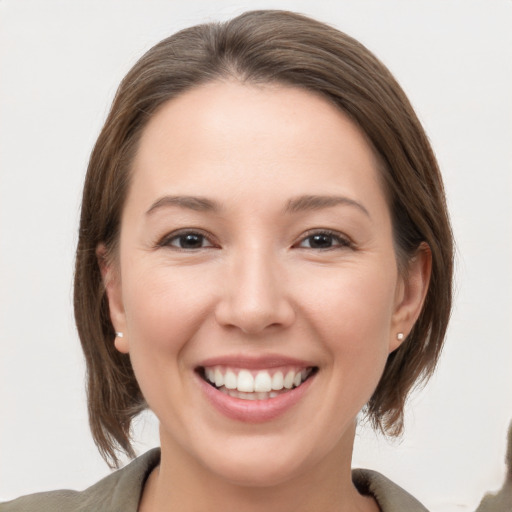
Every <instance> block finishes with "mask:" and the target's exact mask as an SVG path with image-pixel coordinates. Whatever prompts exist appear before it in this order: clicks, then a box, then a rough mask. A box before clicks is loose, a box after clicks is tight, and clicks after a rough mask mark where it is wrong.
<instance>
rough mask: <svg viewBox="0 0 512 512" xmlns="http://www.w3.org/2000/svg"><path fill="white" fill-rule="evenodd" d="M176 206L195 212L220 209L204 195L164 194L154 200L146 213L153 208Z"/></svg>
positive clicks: (151, 211) (153, 209)
mask: <svg viewBox="0 0 512 512" xmlns="http://www.w3.org/2000/svg"><path fill="white" fill-rule="evenodd" d="M169 206H178V207H180V208H185V209H188V210H194V211H197V212H217V211H219V210H220V206H219V204H218V203H217V202H215V201H212V200H211V199H206V198H205V197H196V196H164V197H161V198H160V199H158V200H157V201H155V202H154V203H153V204H152V205H151V207H150V208H149V210H148V211H147V212H146V215H149V214H150V213H153V212H154V211H155V210H158V209H159V208H163V207H169Z"/></svg>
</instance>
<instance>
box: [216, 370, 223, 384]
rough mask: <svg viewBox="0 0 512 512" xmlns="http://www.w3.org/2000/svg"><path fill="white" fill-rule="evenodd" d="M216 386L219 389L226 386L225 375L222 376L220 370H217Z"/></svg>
mask: <svg viewBox="0 0 512 512" xmlns="http://www.w3.org/2000/svg"><path fill="white" fill-rule="evenodd" d="M215 385H216V386H217V387H218V388H220V387H221V386H223V385H224V375H222V372H221V371H220V368H215Z"/></svg>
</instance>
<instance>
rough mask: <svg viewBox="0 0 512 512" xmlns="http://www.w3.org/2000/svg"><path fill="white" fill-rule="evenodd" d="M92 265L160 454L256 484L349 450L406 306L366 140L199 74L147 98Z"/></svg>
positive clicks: (330, 120) (311, 106)
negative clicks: (108, 240) (98, 271)
mask: <svg viewBox="0 0 512 512" xmlns="http://www.w3.org/2000/svg"><path fill="white" fill-rule="evenodd" d="M104 271H105V273H106V280H107V283H108V285H107V291H108V296H109V301H110V309H111V317H112V321H113V324H114V326H115V328H116V330H118V331H123V332H124V337H123V338H118V339H117V341H116V346H117V348H118V349H119V350H121V351H122V352H128V353H129V354H130V357H131V361H132V364H133V367H134V370H135V374H136V377H137V380H138V382H139V384H140V387H141V389H142V392H143V394H144V396H145V398H146V400H147V402H148V404H149V406H150V408H151V409H152V410H153V411H154V412H155V413H156V415H157V417H158V418H159V420H160V423H161V442H162V450H163V453H166V450H167V452H170V451H172V453H173V457H175V458H176V460H178V461H181V462H183V463H184V464H186V465H187V467H191V466H193V467H196V468H198V471H204V472H206V474H210V475H216V476H218V477H220V478H223V479H226V480H229V481H231V482H241V483H249V484H254V485H268V484H271V483H276V482H279V481H285V480H286V479H288V478H291V477H293V476H294V475H300V474H306V473H307V471H308V470H311V469H312V468H313V467H316V468H318V467H319V466H318V465H319V464H320V465H322V464H323V465H324V466H325V467H326V468H328V466H330V465H332V467H334V465H336V464H340V461H343V460H346V459H347V457H348V461H349V462H350V451H351V446H352V442H353V426H354V422H355V418H356V415H357V414H358V412H359V411H360V409H361V408H362V407H363V405H364V404H365V403H366V402H367V400H368V399H369V398H370V396H371V395H372V392H373V391H374V389H375V387H376V385H377V383H378V381H379V378H380V376H381V374H382V372H383V368H384V365H385V363H386V358H387V356H388V354H389V352H390V351H392V350H394V349H395V348H396V347H397V345H398V343H399V342H398V341H397V332H399V331H406V332H407V331H408V329H409V328H410V327H411V326H412V322H413V321H414V318H413V317H414V316H415V314H414V312H412V310H413V309H414V308H416V309H417V308H418V304H416V303H414V301H413V300H412V298H411V297H413V295H414V294H413V293H411V292H410V291H408V290H409V289H408V286H407V285H406V284H405V283H403V281H402V279H401V278H400V276H399V275H398V273H397V262H396V259H395V252H394V249H393V239H392V226H391V219H390V213H389V209H388V206H387V203H386V199H385V195H384V192H383V189H382V186H381V183H380V180H379V175H378V170H377V162H376V158H375V157H374V154H373V152H372V150H371V148H370V146H369V145H368V143H367V141H366V140H365V138H364V136H363V135H362V134H361V132H360V131H359V130H358V128H357V127H356V126H355V125H354V124H353V123H352V122H351V121H350V120H349V119H348V118H347V116H345V115H344V114H343V113H342V112H340V111H339V110H337V109H336V108H334V107H333V106H332V105H330V104H329V103H328V102H327V101H326V100H325V99H322V98H320V97H317V96H315V95H314V94H312V93H310V92H305V91H303V90H300V89H298V88H292V87H284V86H270V85H266V86H261V87H260V86H253V85H241V84H239V83H235V82H227V83H226V82H225V83H211V84H207V85H204V86H201V87H197V88H195V89H193V90H190V91H188V92H186V93H184V94H183V95H181V96H180V97H178V98H177V99H174V100H172V101H170V102H168V103H167V104H165V105H164V106H163V107H162V108H161V109H160V110H159V111H158V112H157V114H156V115H155V116H154V117H153V118H152V120H151V121H150V122H149V124H148V126H147V127H146V129H145V130H144V133H143V135H142V139H141V142H140V147H139V150H138V153H137V155H136V158H135V160H134V164H133V179H132V182H131V185H130V191H129V194H128V197H127V200H126V204H125V207H124V211H123V216H122V227H121V235H120V244H119V258H118V261H117V262H116V264H115V267H112V268H107V269H104ZM417 295H418V294H417ZM419 295H421V293H420V294H419ZM419 295H418V297H419ZM413 298H414V297H413ZM418 301H419V302H421V301H420V299H418V300H417V301H416V302H418ZM289 388H291V389H289ZM254 389H255V390H254ZM251 390H252V391H251Z"/></svg>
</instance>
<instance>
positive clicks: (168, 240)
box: [156, 229, 354, 252]
mask: <svg viewBox="0 0 512 512" xmlns="http://www.w3.org/2000/svg"><path fill="white" fill-rule="evenodd" d="M186 236H196V237H198V238H199V237H201V241H202V242H204V241H206V242H208V244H209V245H206V246H203V245H201V247H192V248H185V247H178V246H176V245H173V243H172V242H174V241H178V242H179V239H180V238H184V237H186ZM315 236H323V237H327V238H330V239H331V242H332V243H333V245H331V246H329V247H316V248H315V247H311V240H310V246H309V247H301V244H302V243H303V242H305V241H306V240H308V239H312V238H313V237H315ZM353 246H354V245H353V243H352V242H351V240H350V239H348V238H347V237H346V236H345V235H343V234H341V233H339V232H337V231H332V230H329V229H314V230H310V231H308V232H306V233H305V234H304V235H303V236H302V237H301V238H300V240H299V241H298V242H296V243H294V244H293V245H292V248H296V249H311V250H318V251H329V250H335V249H343V248H353ZM156 247H169V248H172V249H173V250H177V251H184V252H191V251H197V250H200V249H210V248H218V245H217V244H215V243H214V242H212V240H211V235H209V234H208V233H205V232H203V231H201V230H198V229H186V230H181V231H178V232H173V233H170V234H169V235H166V236H165V237H164V238H162V239H161V240H160V241H159V242H158V243H157V244H156Z"/></svg>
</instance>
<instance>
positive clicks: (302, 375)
mask: <svg viewBox="0 0 512 512" xmlns="http://www.w3.org/2000/svg"><path fill="white" fill-rule="evenodd" d="M236 372H237V370H232V369H226V368H225V367H222V366H215V367H209V368H205V369H204V376H205V377H206V379H207V380H208V381H209V382H211V383H212V384H214V385H215V386H216V387H217V388H222V389H223V390H224V392H226V393H228V394H229V395H231V396H235V397H238V398H243V399H247V400H266V399H268V398H274V397H275V396H277V395H279V394H280V393H275V392H276V391H281V390H283V388H284V390H289V389H292V388H293V387H298V386H300V385H301V384H302V382H304V381H305V380H306V379H307V377H308V376H309V375H310V373H311V368H303V369H302V370H289V371H288V372H287V373H286V375H283V372H282V371H281V370H279V371H276V372H275V373H274V374H273V375H272V376H271V375H270V372H269V371H268V370H260V371H258V372H255V371H250V370H239V371H238V375H237V373H236ZM283 392H284V391H283ZM249 394H250V396H249ZM239 395H240V396H239Z"/></svg>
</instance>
